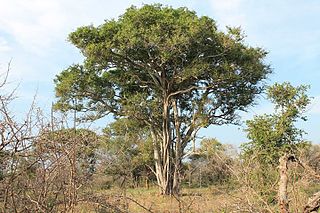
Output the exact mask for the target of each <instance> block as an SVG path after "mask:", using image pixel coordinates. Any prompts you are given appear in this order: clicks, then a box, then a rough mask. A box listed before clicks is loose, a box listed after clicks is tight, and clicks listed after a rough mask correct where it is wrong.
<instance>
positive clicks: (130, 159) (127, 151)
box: [101, 118, 153, 186]
mask: <svg viewBox="0 0 320 213" xmlns="http://www.w3.org/2000/svg"><path fill="white" fill-rule="evenodd" d="M103 133H104V134H103V137H102V141H103V143H102V144H103V147H101V148H102V150H101V151H102V152H104V153H105V158H104V160H103V164H104V167H105V172H106V173H107V174H110V175H112V176H113V178H114V179H118V180H119V179H120V180H121V177H122V178H123V179H122V183H121V185H122V184H123V183H124V180H129V181H130V180H131V182H132V183H133V185H134V186H137V185H138V184H139V182H140V178H141V177H145V178H146V182H148V180H149V176H151V175H152V172H151V170H150V168H151V167H152V163H153V159H152V156H153V153H152V151H153V149H152V139H151V136H150V132H149V131H148V129H146V128H143V127H141V126H139V125H137V123H136V122H135V120H128V119H126V118H121V119H118V120H116V121H115V122H113V123H111V124H110V125H108V126H107V127H106V128H105V129H104V130H103Z"/></svg>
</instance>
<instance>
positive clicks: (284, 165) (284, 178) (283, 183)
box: [279, 154, 293, 213]
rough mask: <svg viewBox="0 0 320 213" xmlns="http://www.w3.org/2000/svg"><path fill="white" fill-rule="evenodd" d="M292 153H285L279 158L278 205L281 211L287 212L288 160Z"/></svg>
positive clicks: (282, 212)
mask: <svg viewBox="0 0 320 213" xmlns="http://www.w3.org/2000/svg"><path fill="white" fill-rule="evenodd" d="M292 157H293V156H292V155H288V154H285V155H283V156H282V157H280V159H279V173H280V180H279V206H280V212H281V213H289V200H288V192H287V188H288V161H289V160H290V159H291V158H292Z"/></svg>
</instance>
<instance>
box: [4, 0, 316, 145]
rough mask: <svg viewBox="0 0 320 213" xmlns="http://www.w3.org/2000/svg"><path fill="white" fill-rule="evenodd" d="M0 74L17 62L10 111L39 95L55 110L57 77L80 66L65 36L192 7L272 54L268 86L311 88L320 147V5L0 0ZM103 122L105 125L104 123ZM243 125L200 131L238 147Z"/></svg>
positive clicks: (312, 126) (258, 110)
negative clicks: (148, 11) (127, 15)
mask: <svg viewBox="0 0 320 213" xmlns="http://www.w3.org/2000/svg"><path fill="white" fill-rule="evenodd" d="M0 3H1V8H0V14H1V15H0V72H1V73H3V72H5V70H6V67H7V63H8V62H9V61H10V60H11V59H12V62H11V72H10V79H9V80H10V84H9V85H8V88H13V87H16V86H17V85H19V87H18V90H17V96H18V97H19V99H18V101H16V102H15V103H16V104H15V105H13V106H12V107H13V108H12V110H14V111H16V112H17V113H18V114H23V113H24V112H25V111H26V110H27V106H28V104H30V103H31V101H32V99H33V96H34V95H35V94H36V93H37V103H38V105H39V106H41V107H43V108H44V109H49V108H50V106H51V103H52V101H54V84H53V79H54V77H55V75H57V74H58V73H59V72H60V71H61V70H63V69H65V68H66V67H67V66H68V65H71V64H73V63H79V62H81V61H82V57H81V55H80V53H79V52H78V50H77V49H76V48H75V47H73V46H72V45H71V44H70V43H68V42H67V40H66V38H67V35H68V34H69V33H70V32H72V31H74V30H75V29H76V28H77V27H79V26H83V25H89V24H94V25H99V24H102V23H103V22H104V20H105V19H111V18H116V17H118V16H119V15H121V14H122V13H123V12H124V11H125V9H126V8H127V7H129V6H131V5H136V6H140V5H142V3H162V4H165V5H171V6H173V7H180V6H186V7H188V8H189V9H192V10H195V11H196V12H197V13H198V15H207V16H210V17H211V18H213V19H215V20H216V21H217V23H218V26H219V28H220V29H221V30H224V29H225V26H226V25H228V26H241V27H242V29H243V30H244V31H245V33H246V35H247V39H246V42H247V43H248V44H250V45H252V46H259V47H263V48H264V49H266V50H267V51H269V52H270V53H269V55H268V57H267V63H270V64H271V66H272V68H273V71H274V73H273V74H272V75H270V78H269V81H268V83H269V84H272V83H274V82H283V81H290V82H292V84H293V85H299V84H308V85H311V89H310V91H309V94H310V96H313V97H314V99H313V101H312V103H311V105H310V106H309V108H308V112H307V115H308V118H309V120H308V121H307V122H304V123H299V126H300V127H301V128H303V129H305V130H306V131H307V132H308V135H307V136H306V138H307V139H310V140H312V141H313V142H314V143H319V142H320V133H319V131H318V128H319V121H320V81H319V79H320V72H319V69H320V22H319V20H320V1H315V0H304V1H302V0H300V1H298V0H281V1H279V0H260V1H254V0H211V1H210V0H201V1H197V0H185V1H177V0H175V1H173V0H172V1H170V0H169V1H150V0H145V1H136V0H134V1H125V0H121V1H103V0H28V1H24V0H10V1H7V0H0ZM270 112H272V106H271V105H270V104H268V102H266V101H265V100H263V98H262V97H261V98H260V99H259V100H258V105H257V106H256V107H252V108H250V109H249V113H247V114H243V120H245V119H250V118H252V116H253V115H254V114H262V113H270ZM99 124H103V122H100V123H99ZM243 127H244V126H240V127H238V126H223V127H210V128H208V129H205V130H202V131H201V132H200V134H201V135H202V136H207V137H217V138H218V139H219V140H221V141H222V142H224V143H232V144H236V145H238V144H240V143H241V142H245V141H246V140H247V139H246V137H245V133H244V132H243Z"/></svg>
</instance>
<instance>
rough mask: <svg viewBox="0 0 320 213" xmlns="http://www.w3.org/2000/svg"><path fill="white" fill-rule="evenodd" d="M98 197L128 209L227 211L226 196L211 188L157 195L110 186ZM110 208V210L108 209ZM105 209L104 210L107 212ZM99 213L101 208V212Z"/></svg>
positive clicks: (88, 207)
mask: <svg viewBox="0 0 320 213" xmlns="http://www.w3.org/2000/svg"><path fill="white" fill-rule="evenodd" d="M100 193H101V196H105V197H108V198H112V199H109V200H108V202H109V203H111V204H112V205H114V206H116V207H119V208H120V209H127V211H128V212H141V213H143V212H155V213H156V212H157V213H158V212H159V213H160V212H161V213H162V212H163V213H175V212H177V213H178V212H203V213H206V212H229V211H228V207H227V206H228V196H227V195H225V194H222V193H219V192H218V191H217V190H216V189H214V188H194V189H193V188H192V189H183V190H182V195H181V196H179V197H175V196H161V195H159V193H158V189H157V188H156V187H154V188H149V189H146V188H137V189H127V190H117V189H110V190H104V191H101V192H100ZM95 211H97V209H96V210H95V209H94V208H93V205H92V204H90V205H89V204H85V203H83V204H81V205H79V206H78V209H77V212H95ZM109 211H110V210H109ZM109 211H107V210H106V211H105V212H109ZM101 212H103V211H101Z"/></svg>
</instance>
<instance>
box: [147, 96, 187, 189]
mask: <svg viewBox="0 0 320 213" xmlns="http://www.w3.org/2000/svg"><path fill="white" fill-rule="evenodd" d="M165 100H167V99H166V98H165ZM162 116H163V117H162V121H163V122H162V134H161V136H160V135H159V137H157V136H156V133H155V132H154V133H153V140H154V143H153V146H154V160H155V173H156V177H157V183H158V186H159V190H160V194H162V195H174V194H178V193H179V189H180V170H181V157H182V154H181V144H180V142H179V141H175V142H176V143H174V141H173V140H172V135H171V134H172V127H171V126H170V105H169V101H168V100H167V101H164V103H163V115H162ZM160 138H161V140H159V139H160Z"/></svg>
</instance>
